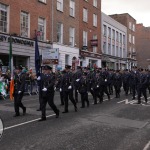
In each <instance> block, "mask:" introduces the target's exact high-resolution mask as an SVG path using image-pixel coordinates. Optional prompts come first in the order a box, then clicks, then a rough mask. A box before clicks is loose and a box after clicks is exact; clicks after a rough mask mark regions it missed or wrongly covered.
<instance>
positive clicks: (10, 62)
mask: <svg viewBox="0 0 150 150" xmlns="http://www.w3.org/2000/svg"><path fill="white" fill-rule="evenodd" d="M9 42H10V45H9V68H10V73H11V81H10V100H13V93H14V73H13V57H12V38H11V36H10V38H9Z"/></svg>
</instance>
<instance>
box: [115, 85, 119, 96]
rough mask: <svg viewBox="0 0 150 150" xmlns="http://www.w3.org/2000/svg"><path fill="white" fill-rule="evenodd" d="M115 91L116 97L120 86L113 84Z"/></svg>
mask: <svg viewBox="0 0 150 150" xmlns="http://www.w3.org/2000/svg"><path fill="white" fill-rule="evenodd" d="M114 88H115V92H116V97H120V86H118V85H114Z"/></svg>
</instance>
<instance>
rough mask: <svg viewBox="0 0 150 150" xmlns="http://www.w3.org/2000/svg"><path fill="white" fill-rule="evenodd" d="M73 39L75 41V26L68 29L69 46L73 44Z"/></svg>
mask: <svg viewBox="0 0 150 150" xmlns="http://www.w3.org/2000/svg"><path fill="white" fill-rule="evenodd" d="M74 41H75V28H71V27H70V29H69V44H70V45H71V46H74Z"/></svg>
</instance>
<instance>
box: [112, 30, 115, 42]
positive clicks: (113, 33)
mask: <svg viewBox="0 0 150 150" xmlns="http://www.w3.org/2000/svg"><path fill="white" fill-rule="evenodd" d="M112 39H113V40H115V30H112Z"/></svg>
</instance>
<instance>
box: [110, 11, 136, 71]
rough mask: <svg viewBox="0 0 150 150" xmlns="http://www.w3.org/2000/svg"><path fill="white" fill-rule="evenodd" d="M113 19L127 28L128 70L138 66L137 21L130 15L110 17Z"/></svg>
mask: <svg viewBox="0 0 150 150" xmlns="http://www.w3.org/2000/svg"><path fill="white" fill-rule="evenodd" d="M110 17H112V18H113V19H115V20H116V21H118V22H120V23H121V24H123V25H124V26H126V27H127V51H128V54H127V64H128V68H131V67H132V66H135V65H137V61H136V41H135V39H136V37H135V35H136V29H135V25H136V20H135V19H134V18H133V17H132V16H130V15H129V14H128V13H124V14H114V15H110Z"/></svg>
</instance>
